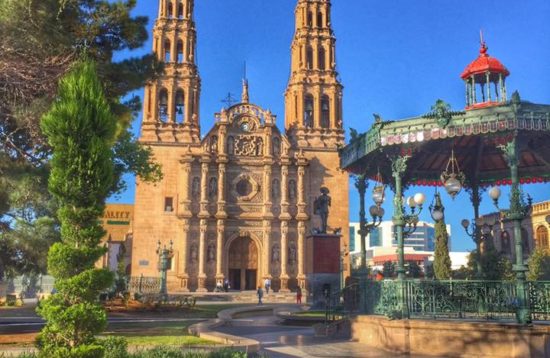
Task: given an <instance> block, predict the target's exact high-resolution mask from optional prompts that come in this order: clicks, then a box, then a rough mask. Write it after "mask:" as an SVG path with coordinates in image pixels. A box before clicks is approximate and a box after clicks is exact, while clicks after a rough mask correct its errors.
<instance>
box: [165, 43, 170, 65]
mask: <svg viewBox="0 0 550 358" xmlns="http://www.w3.org/2000/svg"><path fill="white" fill-rule="evenodd" d="M164 62H170V40H165V41H164Z"/></svg>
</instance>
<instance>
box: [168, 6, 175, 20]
mask: <svg viewBox="0 0 550 358" xmlns="http://www.w3.org/2000/svg"><path fill="white" fill-rule="evenodd" d="M166 15H168V18H170V19H171V18H172V16H174V5H172V2H170V3H168V13H167V14H166Z"/></svg>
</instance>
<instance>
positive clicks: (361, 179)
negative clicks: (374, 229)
mask: <svg viewBox="0 0 550 358" xmlns="http://www.w3.org/2000/svg"><path fill="white" fill-rule="evenodd" d="M367 185H368V183H367V178H366V177H365V176H364V175H360V176H358V177H357V179H356V181H355V187H356V188H357V191H358V192H359V235H360V237H361V274H365V273H366V272H367V231H366V230H365V226H366V225H367V218H366V216H365V193H366V192H367Z"/></svg>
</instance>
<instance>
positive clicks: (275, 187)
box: [271, 179, 281, 199]
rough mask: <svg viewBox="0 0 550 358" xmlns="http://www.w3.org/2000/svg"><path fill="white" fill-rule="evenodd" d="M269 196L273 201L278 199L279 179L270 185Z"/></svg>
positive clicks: (279, 194) (279, 190)
mask: <svg viewBox="0 0 550 358" xmlns="http://www.w3.org/2000/svg"><path fill="white" fill-rule="evenodd" d="M271 196H272V198H273V199H279V197H280V196H281V182H280V181H279V179H273V183H271Z"/></svg>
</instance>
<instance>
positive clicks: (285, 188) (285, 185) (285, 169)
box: [280, 159, 291, 220]
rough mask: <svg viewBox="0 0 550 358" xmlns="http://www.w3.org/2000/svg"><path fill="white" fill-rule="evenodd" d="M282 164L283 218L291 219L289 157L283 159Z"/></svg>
mask: <svg viewBox="0 0 550 358" xmlns="http://www.w3.org/2000/svg"><path fill="white" fill-rule="evenodd" d="M282 163H283V165H282V166H281V216H280V219H281V220H290V218H291V216H290V214H289V213H288V206H289V203H288V159H283V160H282Z"/></svg>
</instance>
